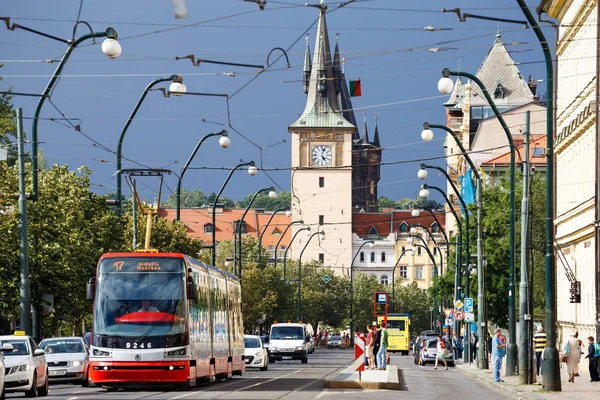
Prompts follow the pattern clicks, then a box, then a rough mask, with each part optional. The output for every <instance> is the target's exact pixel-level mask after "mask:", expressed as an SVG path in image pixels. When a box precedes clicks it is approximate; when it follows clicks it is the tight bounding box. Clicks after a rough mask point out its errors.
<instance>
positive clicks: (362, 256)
mask: <svg viewBox="0 0 600 400" xmlns="http://www.w3.org/2000/svg"><path fill="white" fill-rule="evenodd" d="M360 262H365V253H364V251H361V252H360Z"/></svg>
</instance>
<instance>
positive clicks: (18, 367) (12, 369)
mask: <svg viewBox="0 0 600 400" xmlns="http://www.w3.org/2000/svg"><path fill="white" fill-rule="evenodd" d="M23 371H29V364H23V365H15V366H14V367H10V371H9V372H8V375H10V374H14V373H17V372H23Z"/></svg>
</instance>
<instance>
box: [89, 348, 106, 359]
mask: <svg viewBox="0 0 600 400" xmlns="http://www.w3.org/2000/svg"><path fill="white" fill-rule="evenodd" d="M92 355H94V356H95V357H110V352H108V351H103V350H98V349H94V350H92Z"/></svg>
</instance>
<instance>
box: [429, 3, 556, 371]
mask: <svg viewBox="0 0 600 400" xmlns="http://www.w3.org/2000/svg"><path fill="white" fill-rule="evenodd" d="M521 1H522V0H521ZM529 14H530V15H531V12H530V13H529ZM536 24H537V23H536ZM450 76H457V77H461V76H462V77H464V78H467V79H470V80H472V81H473V82H475V83H476V84H477V85H478V86H479V88H480V89H481V92H482V93H483V96H484V97H485V99H486V100H487V102H488V104H489V105H490V107H491V108H492V110H493V111H494V115H495V116H496V118H498V121H499V122H500V125H502V129H503V130H504V133H505V134H506V138H507V139H508V144H509V146H510V230H509V254H510V255H509V260H508V265H509V271H510V278H509V282H508V337H509V339H508V341H509V342H510V343H509V345H508V350H507V352H506V375H507V376H513V375H515V374H516V370H517V366H518V360H517V352H518V346H517V332H516V307H515V148H516V147H515V143H514V141H513V138H512V134H511V133H510V130H509V129H508V125H507V124H506V121H505V120H504V117H502V114H501V113H500V111H499V110H498V107H496V103H494V100H493V99H492V97H491V96H490V94H489V92H488V90H487V89H486V87H485V85H484V84H483V82H481V80H480V79H479V78H478V77H477V76H475V75H473V74H470V73H468V72H464V71H450V70H449V69H448V68H444V70H443V71H442V78H441V79H440V81H439V82H438V89H439V90H440V92H442V93H450V92H449V91H447V90H448V88H449V87H450V84H449V82H450V83H452V80H451V79H450ZM549 82H551V81H549ZM452 86H454V84H453V83H452ZM549 86H551V85H549ZM450 91H452V88H450ZM551 106H552V103H550V105H546V107H548V108H551ZM549 132H552V130H551V129H550V131H549ZM550 154H552V153H550ZM548 159H550V157H548ZM547 193H550V195H552V192H547ZM547 201H548V200H547ZM550 218H552V217H550ZM546 245H547V246H548V238H546ZM546 251H547V253H548V251H549V252H550V256H551V257H554V253H553V249H552V242H550V247H547V249H546ZM546 257H549V255H548V254H546ZM468 264H469V260H467V265H468ZM553 279H556V277H553Z"/></svg>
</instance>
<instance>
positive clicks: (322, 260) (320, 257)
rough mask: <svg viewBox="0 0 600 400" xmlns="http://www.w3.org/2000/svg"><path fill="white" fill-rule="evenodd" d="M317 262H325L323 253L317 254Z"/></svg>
mask: <svg viewBox="0 0 600 400" xmlns="http://www.w3.org/2000/svg"><path fill="white" fill-rule="evenodd" d="M319 262H320V263H321V264H323V263H324V262H325V253H319Z"/></svg>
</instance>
